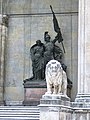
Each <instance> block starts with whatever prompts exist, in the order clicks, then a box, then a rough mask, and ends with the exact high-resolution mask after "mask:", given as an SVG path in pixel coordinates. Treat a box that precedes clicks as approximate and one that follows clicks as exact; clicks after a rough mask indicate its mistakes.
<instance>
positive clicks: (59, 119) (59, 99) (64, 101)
mask: <svg viewBox="0 0 90 120" xmlns="http://www.w3.org/2000/svg"><path fill="white" fill-rule="evenodd" d="M39 108H40V120H72V110H71V107H70V99H69V97H67V96H64V95H53V94H52V95H43V96H42V99H41V100H40V105H39Z"/></svg>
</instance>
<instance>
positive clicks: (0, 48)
mask: <svg viewBox="0 0 90 120" xmlns="http://www.w3.org/2000/svg"><path fill="white" fill-rule="evenodd" d="M7 22H8V17H7V16H6V15H3V16H2V15H0V105H3V104H4V76H5V71H4V70H5V41H6V39H7Z"/></svg>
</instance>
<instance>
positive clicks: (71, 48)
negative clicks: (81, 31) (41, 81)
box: [4, 0, 78, 104]
mask: <svg viewBox="0 0 90 120" xmlns="http://www.w3.org/2000/svg"><path fill="white" fill-rule="evenodd" d="M50 4H51V5H52V7H53V9H54V12H55V13H57V14H56V16H57V19H58V21H59V25H60V28H61V31H62V36H63V39H64V41H63V43H64V46H65V50H66V53H65V55H64V63H65V64H66V65H67V67H68V68H67V74H68V77H69V78H70V80H71V81H72V82H73V88H72V100H74V98H75V95H76V88H77V42H78V41H77V24H78V23H77V17H78V14H77V10H78V0H67V1H66V0H60V1H59V0H45V1H43V0H35V1H34V0H8V2H7V3H6V5H5V6H6V7H5V9H6V11H5V10H4V12H5V13H7V14H9V26H8V40H7V41H6V54H5V95H4V97H5V100H6V103H7V104H10V103H12V104H14V102H15V104H16V103H20V102H22V101H23V98H24V89H23V80H24V79H26V78H29V77H31V76H32V67H31V66H32V65H31V60H30V47H31V46H32V45H33V44H35V41H36V40H37V39H40V40H41V41H42V42H44V40H43V35H44V32H45V31H47V30H48V31H49V33H50V35H51V37H52V39H53V38H54V37H55V35H56V33H55V32H54V29H53V22H52V14H51V11H50V7H49V5H50ZM23 14H24V15H23ZM26 14H27V15H26ZM58 45H59V46H60V47H61V49H62V46H61V45H60V44H58Z"/></svg>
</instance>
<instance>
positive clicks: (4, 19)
mask: <svg viewBox="0 0 90 120" xmlns="http://www.w3.org/2000/svg"><path fill="white" fill-rule="evenodd" d="M8 18H9V17H8V15H1V14H0V24H2V25H4V26H6V27H8Z"/></svg>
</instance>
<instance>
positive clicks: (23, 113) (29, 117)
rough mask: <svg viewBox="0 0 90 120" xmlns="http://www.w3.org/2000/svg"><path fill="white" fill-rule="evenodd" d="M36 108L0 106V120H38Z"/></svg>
mask: <svg viewBox="0 0 90 120" xmlns="http://www.w3.org/2000/svg"><path fill="white" fill-rule="evenodd" d="M39 115H40V113H39V108H38V107H37V106H0V120H39V117H40V116H39Z"/></svg>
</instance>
